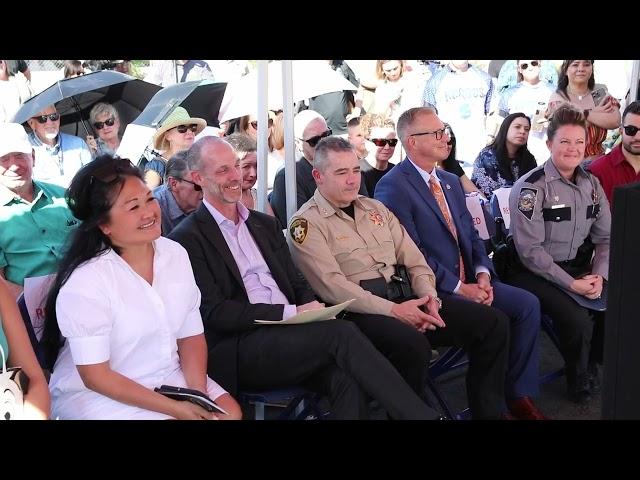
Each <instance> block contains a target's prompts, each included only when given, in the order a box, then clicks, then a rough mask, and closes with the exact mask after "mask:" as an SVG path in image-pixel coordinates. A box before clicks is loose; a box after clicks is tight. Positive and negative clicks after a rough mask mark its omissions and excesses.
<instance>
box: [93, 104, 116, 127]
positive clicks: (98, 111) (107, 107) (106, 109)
mask: <svg viewBox="0 0 640 480" xmlns="http://www.w3.org/2000/svg"><path fill="white" fill-rule="evenodd" d="M104 113H106V114H107V115H109V116H110V117H113V118H115V119H116V120H120V115H118V111H117V110H116V109H115V107H114V106H113V105H111V104H109V103H104V102H100V103H96V104H95V105H94V106H93V108H92V109H91V112H89V122H91V125H93V124H94V123H96V122H97V121H98V115H102V114H104Z"/></svg>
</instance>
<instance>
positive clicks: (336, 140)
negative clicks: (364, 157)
mask: <svg viewBox="0 0 640 480" xmlns="http://www.w3.org/2000/svg"><path fill="white" fill-rule="evenodd" d="M339 152H351V153H353V154H354V155H356V152H355V150H354V148H353V146H352V145H351V144H350V143H349V141H348V140H346V139H344V138H342V137H334V136H331V137H325V138H323V139H322V140H320V141H319V142H318V145H317V146H316V154H315V157H313V168H315V169H316V170H318V171H320V172H325V171H326V169H327V167H328V166H329V156H330V154H331V153H339ZM356 157H357V155H356Z"/></svg>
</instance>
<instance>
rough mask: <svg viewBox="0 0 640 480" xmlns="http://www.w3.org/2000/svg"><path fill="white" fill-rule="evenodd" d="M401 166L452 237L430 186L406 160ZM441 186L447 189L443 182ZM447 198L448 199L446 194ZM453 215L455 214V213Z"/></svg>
mask: <svg viewBox="0 0 640 480" xmlns="http://www.w3.org/2000/svg"><path fill="white" fill-rule="evenodd" d="M399 166H403V167H404V168H403V169H402V170H401V171H402V172H403V173H404V174H405V175H406V176H407V179H408V181H409V183H410V184H411V186H412V187H413V188H414V189H415V190H416V191H417V192H418V195H420V196H421V197H422V199H423V200H424V201H425V203H426V204H427V205H428V206H429V208H431V210H432V211H433V213H434V215H435V216H436V217H438V219H439V220H440V223H442V226H443V227H444V229H445V230H446V231H447V232H448V233H449V235H451V232H450V231H449V226H448V225H447V221H446V220H445V219H444V216H443V215H442V211H441V210H440V207H439V206H438V202H437V201H436V199H435V197H434V196H433V194H432V193H431V189H430V188H429V185H427V184H426V183H425V181H424V179H423V178H422V176H421V175H420V173H419V172H418V170H416V167H414V166H413V164H412V163H411V162H410V161H409V160H408V159H406V158H405V159H404V161H402V162H401V163H400V165H399ZM396 168H397V167H396ZM441 184H442V188H443V189H444V188H445V186H444V183H443V182H442V183H441ZM445 197H446V194H445ZM448 201H449V198H447V202H448ZM449 208H451V206H449ZM451 213H452V214H453V211H452V212H451ZM456 228H457V225H456ZM452 238H453V235H452Z"/></svg>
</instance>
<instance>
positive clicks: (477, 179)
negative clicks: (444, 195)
mask: <svg viewBox="0 0 640 480" xmlns="http://www.w3.org/2000/svg"><path fill="white" fill-rule="evenodd" d="M530 129H531V121H530V120H529V117H527V116H526V115H525V114H524V113H522V112H518V113H512V114H511V115H509V116H507V118H505V119H504V121H503V122H502V125H500V129H499V130H498V135H497V136H496V138H495V140H494V141H493V142H492V143H491V144H490V145H489V146H488V147H485V148H483V149H482V151H481V152H480V154H479V155H478V158H476V161H475V162H474V163H473V173H472V174H471V181H472V182H473V183H474V184H475V185H476V186H477V187H478V188H479V189H480V191H481V192H482V194H483V195H484V196H485V197H486V198H488V199H489V198H491V196H492V195H493V191H494V190H496V189H498V188H501V187H511V186H512V185H513V184H514V182H515V181H516V180H518V178H520V177H521V176H522V175H524V174H525V173H527V172H529V171H531V170H533V169H534V168H536V166H537V163H536V159H535V157H534V156H533V155H532V154H531V152H529V150H528V148H527V141H528V139H529V130H530Z"/></svg>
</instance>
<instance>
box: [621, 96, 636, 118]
mask: <svg viewBox="0 0 640 480" xmlns="http://www.w3.org/2000/svg"><path fill="white" fill-rule="evenodd" d="M627 113H632V114H634V115H640V101H639V100H636V101H635V102H631V103H630V104H629V105H627V106H626V108H625V109H624V112H623V113H622V123H624V119H625V117H626V116H627Z"/></svg>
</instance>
